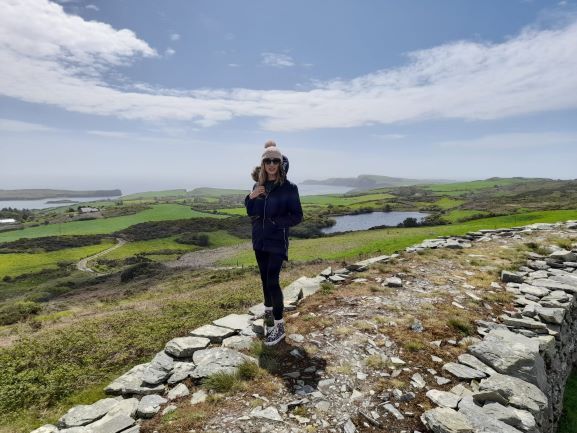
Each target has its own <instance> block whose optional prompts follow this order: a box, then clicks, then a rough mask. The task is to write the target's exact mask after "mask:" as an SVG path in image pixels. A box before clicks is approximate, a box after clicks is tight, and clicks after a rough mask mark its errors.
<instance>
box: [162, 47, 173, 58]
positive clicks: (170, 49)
mask: <svg viewBox="0 0 577 433" xmlns="http://www.w3.org/2000/svg"><path fill="white" fill-rule="evenodd" d="M175 53H176V51H175V50H173V49H172V48H170V47H169V48H167V49H166V51H164V55H165V56H169V57H170V56H174V54H175Z"/></svg>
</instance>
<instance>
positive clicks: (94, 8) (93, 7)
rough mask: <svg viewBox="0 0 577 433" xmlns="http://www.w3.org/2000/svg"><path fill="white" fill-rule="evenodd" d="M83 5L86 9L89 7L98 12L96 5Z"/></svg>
mask: <svg viewBox="0 0 577 433" xmlns="http://www.w3.org/2000/svg"><path fill="white" fill-rule="evenodd" d="M85 7H86V9H91V10H93V11H96V12H98V11H99V10H100V8H99V7H98V6H96V5H86V6H85Z"/></svg>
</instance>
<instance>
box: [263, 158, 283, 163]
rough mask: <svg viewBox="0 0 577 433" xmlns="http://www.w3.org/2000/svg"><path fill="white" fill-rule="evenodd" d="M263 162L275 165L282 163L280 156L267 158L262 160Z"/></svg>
mask: <svg viewBox="0 0 577 433" xmlns="http://www.w3.org/2000/svg"><path fill="white" fill-rule="evenodd" d="M262 162H264V163H265V164H267V165H268V164H274V165H279V164H280V159H278V158H274V159H270V158H265V159H263V160H262Z"/></svg>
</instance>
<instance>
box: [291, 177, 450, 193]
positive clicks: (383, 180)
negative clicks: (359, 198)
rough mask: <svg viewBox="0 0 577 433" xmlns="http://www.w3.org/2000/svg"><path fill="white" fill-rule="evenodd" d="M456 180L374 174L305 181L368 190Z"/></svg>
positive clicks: (308, 183) (306, 182) (313, 183)
mask: <svg viewBox="0 0 577 433" xmlns="http://www.w3.org/2000/svg"><path fill="white" fill-rule="evenodd" d="M451 182H454V180H445V179H405V178H402V177H389V176H378V175H372V174H361V175H360V176H357V177H333V178H330V179H324V180H310V179H309V180H305V181H304V182H302V183H303V184H305V185H332V186H349V187H352V188H356V189H359V190H367V189H373V188H382V187H397V186H411V185H426V184H427V185H428V184H437V183H451Z"/></svg>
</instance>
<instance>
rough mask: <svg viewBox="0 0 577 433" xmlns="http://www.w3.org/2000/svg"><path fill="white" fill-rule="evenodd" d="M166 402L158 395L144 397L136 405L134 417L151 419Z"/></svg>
mask: <svg viewBox="0 0 577 433" xmlns="http://www.w3.org/2000/svg"><path fill="white" fill-rule="evenodd" d="M167 402H168V400H167V399H165V398H163V397H161V396H159V395H145V396H144V397H142V400H140V403H138V409H137V411H136V415H137V416H138V417H139V418H152V417H153V416H154V415H155V414H156V413H158V411H160V405H162V404H164V403H167Z"/></svg>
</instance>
